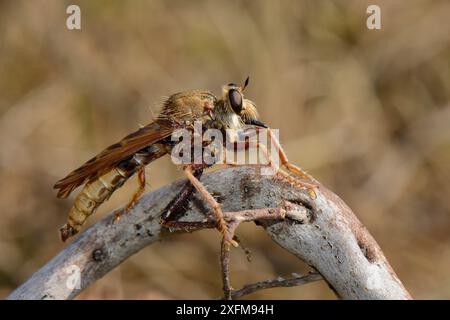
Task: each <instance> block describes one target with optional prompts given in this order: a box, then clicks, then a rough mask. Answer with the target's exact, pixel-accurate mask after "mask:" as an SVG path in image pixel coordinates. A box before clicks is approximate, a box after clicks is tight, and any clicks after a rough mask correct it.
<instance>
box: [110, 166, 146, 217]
mask: <svg viewBox="0 0 450 320" xmlns="http://www.w3.org/2000/svg"><path fill="white" fill-rule="evenodd" d="M137 178H138V183H139V187H138V189H137V190H136V192H135V193H134V194H133V197H132V198H131V200H130V202H128V204H127V206H126V207H125V209H123V210H122V211H120V212H117V213H116V214H115V216H114V221H119V220H120V218H121V217H122V216H123V215H124V214H126V213H128V212H129V211H130V210H131V209H132V208H133V207H134V205H135V204H136V202H137V201H138V200H139V198H140V197H141V196H142V194H143V193H144V191H145V167H141V168H139V169H138V171H137Z"/></svg>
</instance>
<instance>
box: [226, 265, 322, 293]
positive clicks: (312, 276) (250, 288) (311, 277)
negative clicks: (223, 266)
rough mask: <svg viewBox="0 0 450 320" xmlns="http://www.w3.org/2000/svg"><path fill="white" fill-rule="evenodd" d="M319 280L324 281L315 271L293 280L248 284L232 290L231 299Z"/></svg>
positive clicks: (280, 279)
mask: <svg viewBox="0 0 450 320" xmlns="http://www.w3.org/2000/svg"><path fill="white" fill-rule="evenodd" d="M318 280H323V277H322V276H321V275H320V274H319V273H318V272H316V271H314V272H311V273H309V274H307V275H303V276H298V277H295V278H291V279H283V278H278V279H271V280H265V281H260V282H256V283H252V284H247V285H245V286H243V287H242V288H241V289H239V290H232V292H231V298H232V299H237V298H240V297H242V296H245V295H248V294H251V293H253V292H256V291H259V290H264V289H270V288H278V287H295V286H301V285H304V284H307V283H310V282H314V281H318Z"/></svg>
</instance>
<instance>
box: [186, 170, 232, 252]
mask: <svg viewBox="0 0 450 320" xmlns="http://www.w3.org/2000/svg"><path fill="white" fill-rule="evenodd" d="M183 171H184V173H185V174H186V176H187V178H188V179H189V181H190V182H191V183H192V184H193V185H194V187H195V189H196V190H197V191H198V192H199V193H200V194H201V195H202V197H203V198H204V199H205V200H206V202H207V203H208V204H209V205H210V206H211V208H212V209H213V212H214V214H215V218H216V220H217V229H218V230H219V231H220V233H222V235H223V237H224V240H225V242H226V243H228V244H232V245H233V246H234V247H238V243H237V242H236V241H234V240H233V239H232V237H230V233H229V231H228V226H227V223H226V222H225V219H224V218H223V213H222V209H221V208H220V205H219V203H218V202H217V201H216V199H214V197H213V196H212V194H210V193H209V192H208V190H206V188H205V186H204V185H203V184H202V183H201V182H200V181H199V180H198V179H197V178H196V177H195V176H194V173H193V168H192V165H186V166H184V167H183Z"/></svg>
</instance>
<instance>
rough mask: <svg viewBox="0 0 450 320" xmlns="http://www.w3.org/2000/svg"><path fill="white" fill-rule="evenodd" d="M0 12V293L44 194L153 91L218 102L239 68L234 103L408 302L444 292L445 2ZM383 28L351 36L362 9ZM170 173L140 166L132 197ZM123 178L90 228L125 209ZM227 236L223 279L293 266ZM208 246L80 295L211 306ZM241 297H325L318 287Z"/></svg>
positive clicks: (448, 157) (215, 284)
mask: <svg viewBox="0 0 450 320" xmlns="http://www.w3.org/2000/svg"><path fill="white" fill-rule="evenodd" d="M72 3H76V4H79V5H80V7H81V10H82V30H81V31H69V30H67V29H66V27H65V19H66V17H67V15H66V13H65V9H66V6H67V5H68V4H69V2H67V1H57V0H52V1H47V0H46V1H44V0H39V1H1V2H0V146H1V147H0V152H1V153H0V190H1V192H0V213H1V216H0V253H1V254H0V297H5V296H6V295H7V294H8V293H9V292H10V291H11V290H12V289H13V288H14V287H16V286H18V285H19V284H20V283H22V282H23V281H24V280H25V279H26V278H28V277H29V276H30V275H31V274H32V273H33V272H34V271H36V270H37V269H38V268H39V267H40V266H42V265H43V264H44V263H45V262H46V261H48V260H49V259H50V258H52V257H53V256H54V255H55V254H56V253H57V252H58V251H59V250H61V248H63V244H61V243H60V242H59V239H58V235H57V230H58V228H59V227H60V225H61V224H63V223H64V221H65V219H66V214H67V212H68V210H69V207H70V206H71V204H72V203H71V200H66V201H64V200H57V199H56V197H55V192H54V191H53V190H52V185H53V184H54V182H55V181H56V180H58V179H59V178H61V177H62V176H63V175H65V174H66V173H68V172H69V171H70V170H72V169H74V168H76V167H77V166H78V165H80V164H81V163H83V162H84V161H85V160H87V159H89V158H90V157H92V156H93V155H95V154H96V153H97V152H99V151H100V150H102V149H103V148H104V147H105V146H107V145H109V144H111V143H113V142H116V141H117V140H118V139H120V138H121V137H122V136H124V135H125V134H127V133H128V132H131V131H133V130H135V129H136V128H137V127H138V125H139V124H145V123H148V122H149V121H151V119H152V117H153V115H154V114H155V113H156V112H157V110H158V105H159V103H160V101H162V99H163V97H164V96H167V95H169V94H171V93H173V92H176V91H180V90H185V89H194V88H202V89H203V88H204V89H210V90H212V91H214V92H217V93H218V92H219V89H220V86H221V85H222V84H224V83H228V82H231V81H233V82H240V81H242V80H243V79H244V78H245V76H247V75H250V76H251V83H250V87H249V89H248V92H247V95H248V97H250V98H251V99H253V100H255V101H256V102H257V104H258V105H259V110H260V112H261V116H262V118H263V119H264V121H265V122H267V123H269V124H270V125H271V126H272V127H273V128H280V135H281V140H282V143H284V146H285V148H286V150H287V152H288V155H289V156H290V160H291V161H292V162H294V163H296V164H298V165H301V166H302V167H304V168H305V169H307V170H308V171H309V172H310V173H312V174H313V175H314V176H316V177H317V178H318V179H319V180H321V181H322V182H323V183H324V184H325V185H327V186H328V187H329V188H331V189H332V190H334V191H335V192H336V193H337V194H339V195H340V196H341V197H342V198H343V199H344V200H345V201H346V202H347V203H348V204H349V205H350V206H351V207H352V208H353V209H354V211H355V212H356V214H357V215H358V217H359V218H360V219H361V220H362V221H363V223H365V225H366V226H367V227H368V229H369V230H370V231H371V233H372V234H373V235H374V237H375V238H376V239H377V241H378V242H379V244H380V245H381V247H382V248H383V250H384V252H385V254H386V255H387V257H388V259H389V260H390V262H391V264H392V265H393V267H394V269H395V270H396V272H397V273H398V275H399V277H400V278H401V279H402V281H403V282H404V284H405V285H406V287H407V288H408V289H409V290H410V292H411V294H412V295H413V296H414V297H415V298H426V299H429V298H447V299H448V298H450V277H449V276H448V271H449V267H450V246H449V243H450V232H449V229H450V215H449V213H450V103H449V97H450V89H449V88H450V67H449V61H450V60H449V58H450V37H449V34H450V22H449V21H450V19H449V16H450V2H449V1H447V0H441V1H439V0H437V1H425V0H397V1H376V0H374V1H370V2H369V1H364V0H349V1H313V0H310V1H280V2H278V1H269V0H267V1H222V2H218V1H214V2H212V1H211V2H206V1H181V0H179V1H161V0H159V1H127V2H125V1H87V0H86V1H70V4H72ZM369 3H370V4H379V5H380V6H381V9H382V30H376V31H370V30H368V29H367V28H366V25H365V23H366V18H367V14H366V8H367V5H368V4H369ZM179 177H181V174H180V172H179V170H178V169H176V168H175V167H174V166H173V165H172V164H171V163H170V161H169V159H163V160H158V161H157V162H156V163H154V164H152V165H150V166H149V168H148V171H147V178H148V181H150V183H149V187H148V189H149V190H151V189H154V188H157V187H158V186H161V185H164V184H166V183H168V182H170V181H172V180H174V179H177V178H179ZM134 188H135V185H134V184H133V182H131V181H130V182H129V183H127V184H126V186H125V187H124V188H123V189H122V190H121V191H120V192H117V193H116V194H115V195H114V196H113V198H112V199H111V200H110V201H109V202H108V203H107V204H106V205H104V206H103V207H102V208H101V210H100V212H99V214H97V215H96V217H95V218H94V219H92V220H94V221H95V220H96V219H98V218H99V217H101V216H102V215H103V214H104V213H106V212H108V211H109V210H111V209H112V208H115V207H117V206H120V205H122V204H124V203H125V202H126V201H127V200H128V199H129V197H130V194H131V192H132V190H134ZM239 234H240V235H241V238H242V240H243V241H244V243H245V244H246V246H248V247H249V248H251V250H252V251H253V261H252V262H251V263H248V262H247V261H246V259H245V255H244V253H243V252H242V251H241V250H234V252H233V255H234V257H233V259H234V260H233V266H232V274H233V279H234V286H235V287H238V286H240V285H242V284H244V283H247V282H250V281H255V280H261V279H265V278H270V277H276V276H279V275H281V276H288V275H289V274H290V273H291V272H302V271H304V270H306V269H307V267H306V266H305V265H304V264H301V263H299V261H298V260H297V259H295V258H293V257H292V256H290V255H289V254H288V253H286V252H284V251H282V250H281V249H280V248H278V247H276V246H275V245H274V244H273V243H272V242H271V241H270V240H269V239H268V237H267V236H266V235H265V234H264V232H262V231H261V230H260V229H259V228H258V227H256V226H254V225H246V226H244V227H242V228H241V230H240V232H239ZM218 247H219V236H218V234H217V232H214V231H204V232H200V233H196V234H190V235H184V236H177V237H174V238H172V239H170V240H167V241H165V242H163V243H158V244H156V245H153V246H151V247H149V248H147V249H145V250H143V251H142V252H140V253H138V254H136V255H135V256H134V257H132V258H131V259H129V260H128V261H126V262H125V263H124V264H122V265H121V266H120V267H119V268H117V269H116V270H114V271H113V272H111V273H110V274H109V275H108V276H106V277H105V278H104V279H102V280H100V281H98V282H97V283H96V284H94V285H93V286H92V287H90V288H89V289H88V290H86V291H85V292H84V293H83V294H82V295H81V296H80V298H82V299H95V298H107V299H132V298H139V299H140V298H143V299H155V298H163V299H166V298H169V299H173V298H193V299H197V298H214V297H218V296H219V295H220V288H221V285H220V276H219V267H218ZM250 297H252V298H258V299H259V298H269V299H270V298H275V299H298V298H301V299H305V298H308V299H315V298H330V299H333V298H334V295H333V293H332V292H331V291H330V290H329V289H328V288H327V286H326V285H325V284H324V283H314V284H310V285H307V286H304V287H299V288H287V289H271V290H268V291H264V292H260V293H256V294H254V295H252V296H250Z"/></svg>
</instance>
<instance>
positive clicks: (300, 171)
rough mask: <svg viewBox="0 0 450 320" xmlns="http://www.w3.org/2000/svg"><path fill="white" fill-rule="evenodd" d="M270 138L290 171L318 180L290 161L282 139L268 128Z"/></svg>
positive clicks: (310, 179) (313, 180)
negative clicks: (282, 145)
mask: <svg viewBox="0 0 450 320" xmlns="http://www.w3.org/2000/svg"><path fill="white" fill-rule="evenodd" d="M266 130H268V132H269V134H270V139H271V140H272V142H273V144H274V147H275V148H276V150H277V151H278V155H279V157H280V161H281V165H283V166H284V167H285V168H286V169H287V170H288V171H289V172H291V173H293V174H295V175H297V176H299V177H301V178H303V179H306V180H309V181H311V182H316V180H315V179H314V178H313V177H312V176H310V175H309V174H308V173H306V172H305V171H304V170H303V169H301V168H299V167H297V166H296V165H294V164H292V163H290V162H289V160H288V158H287V155H286V153H285V152H284V150H283V147H281V144H280V141H278V139H277V137H275V135H274V134H273V131H272V130H271V129H270V128H267V129H266Z"/></svg>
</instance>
